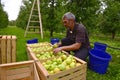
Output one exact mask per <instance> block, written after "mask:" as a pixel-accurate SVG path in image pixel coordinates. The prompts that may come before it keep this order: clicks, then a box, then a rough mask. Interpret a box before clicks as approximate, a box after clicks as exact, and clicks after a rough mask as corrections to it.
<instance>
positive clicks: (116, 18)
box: [99, 0, 120, 39]
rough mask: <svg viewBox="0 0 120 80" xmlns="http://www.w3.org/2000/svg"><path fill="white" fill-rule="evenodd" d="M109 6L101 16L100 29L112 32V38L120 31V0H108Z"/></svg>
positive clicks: (104, 31)
mask: <svg viewBox="0 0 120 80" xmlns="http://www.w3.org/2000/svg"><path fill="white" fill-rule="evenodd" d="M106 5H107V8H106V9H105V11H104V13H103V16H101V19H102V20H101V24H100V25H99V26H100V30H101V31H102V32H103V33H111V34H112V36H111V38H112V39H114V38H115V34H116V33H117V32H118V31H120V9H119V7H120V2H119V1H115V0H108V1H106Z"/></svg>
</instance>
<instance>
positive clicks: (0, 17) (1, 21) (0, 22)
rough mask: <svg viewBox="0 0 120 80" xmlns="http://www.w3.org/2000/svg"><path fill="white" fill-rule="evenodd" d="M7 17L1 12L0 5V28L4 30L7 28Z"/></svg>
mask: <svg viewBox="0 0 120 80" xmlns="http://www.w3.org/2000/svg"><path fill="white" fill-rule="evenodd" d="M8 21H9V20H8V15H7V13H6V12H5V11H4V10H3V6H2V5H1V4H0V28H5V27H7V26H8Z"/></svg>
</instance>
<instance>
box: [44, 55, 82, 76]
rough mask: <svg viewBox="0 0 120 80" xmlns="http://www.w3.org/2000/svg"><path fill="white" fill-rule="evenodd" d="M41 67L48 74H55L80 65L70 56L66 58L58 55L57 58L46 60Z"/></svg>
mask: <svg viewBox="0 0 120 80" xmlns="http://www.w3.org/2000/svg"><path fill="white" fill-rule="evenodd" d="M42 65H43V66H44V67H45V68H46V70H47V71H48V73H50V74H55V73H58V72H60V71H64V70H68V69H70V68H74V67H76V66H80V65H81V63H79V62H77V61H76V60H75V59H74V57H73V56H72V55H68V56H67V55H65V54H64V53H60V54H59V57H54V58H53V59H51V60H50V59H49V60H46V61H45V62H42Z"/></svg>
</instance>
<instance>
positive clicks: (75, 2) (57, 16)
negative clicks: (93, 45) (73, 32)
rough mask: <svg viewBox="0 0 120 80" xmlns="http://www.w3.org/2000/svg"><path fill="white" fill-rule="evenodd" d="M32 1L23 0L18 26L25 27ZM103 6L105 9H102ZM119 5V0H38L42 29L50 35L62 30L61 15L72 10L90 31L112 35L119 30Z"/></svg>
mask: <svg viewBox="0 0 120 80" xmlns="http://www.w3.org/2000/svg"><path fill="white" fill-rule="evenodd" d="M33 1H34V0H23V4H24V5H22V6H21V10H20V13H19V16H18V19H17V26H18V27H22V28H23V29H25V28H26V25H27V22H28V18H29V15H30V10H31V6H32V2H33ZM103 4H104V5H103ZM105 6H107V7H106V9H103V8H104V7H105ZM101 7H102V8H101ZM119 7H120V1H119V0H91V1H89V0H40V11H41V18H42V25H43V30H44V31H46V30H47V31H49V32H50V37H52V36H53V33H54V32H64V31H65V27H63V25H62V16H63V14H64V13H66V12H72V13H73V14H75V16H76V21H77V22H81V23H83V24H84V25H85V26H86V28H87V29H88V31H89V32H90V33H91V32H93V31H95V30H96V29H97V30H100V31H102V32H103V33H112V37H114V36H115V33H116V32H118V30H120V29H119V28H120V9H119Z"/></svg>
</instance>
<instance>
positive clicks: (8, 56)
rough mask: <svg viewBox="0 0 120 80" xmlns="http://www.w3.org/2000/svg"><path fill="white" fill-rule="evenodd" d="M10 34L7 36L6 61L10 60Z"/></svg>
mask: <svg viewBox="0 0 120 80" xmlns="http://www.w3.org/2000/svg"><path fill="white" fill-rule="evenodd" d="M11 56H12V55H11V36H7V63H10V62H11V59H12V58H11Z"/></svg>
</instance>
